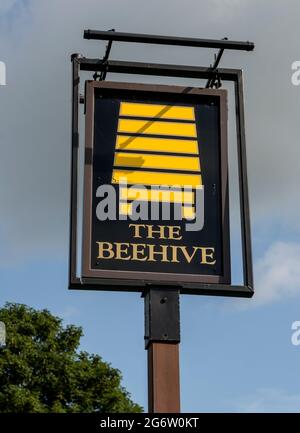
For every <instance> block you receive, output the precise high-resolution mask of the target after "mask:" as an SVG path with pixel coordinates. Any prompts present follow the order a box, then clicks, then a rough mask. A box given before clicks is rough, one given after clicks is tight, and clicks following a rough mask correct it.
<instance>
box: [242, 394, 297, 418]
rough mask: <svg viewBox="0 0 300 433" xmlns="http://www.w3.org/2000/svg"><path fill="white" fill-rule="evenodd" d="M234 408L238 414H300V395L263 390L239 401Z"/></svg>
mask: <svg viewBox="0 0 300 433" xmlns="http://www.w3.org/2000/svg"><path fill="white" fill-rule="evenodd" d="M234 406H235V409H234V410H235V411H237V412H250V413H253V412H267V413H268V412H300V394H288V393H287V392H286V391H283V390H280V389H276V388H261V389H258V390H257V392H256V393H254V394H253V395H250V396H247V397H245V398H241V399H239V402H238V403H236V404H235V405H234Z"/></svg>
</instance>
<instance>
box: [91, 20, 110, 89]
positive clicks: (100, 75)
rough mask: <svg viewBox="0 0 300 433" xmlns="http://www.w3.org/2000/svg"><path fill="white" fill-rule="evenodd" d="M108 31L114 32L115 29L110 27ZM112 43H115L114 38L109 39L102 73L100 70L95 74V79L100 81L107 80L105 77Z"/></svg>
mask: <svg viewBox="0 0 300 433" xmlns="http://www.w3.org/2000/svg"><path fill="white" fill-rule="evenodd" d="M108 31H109V32H114V31H115V29H110V30H108ZM112 43H113V41H112V39H111V40H109V41H108V44H107V45H106V50H105V54H104V57H103V59H102V64H103V65H104V66H105V68H104V70H103V71H101V72H100V74H98V72H95V73H94V75H93V78H94V80H97V79H99V81H105V78H106V75H107V70H108V59H109V55H110V51H111V46H112Z"/></svg>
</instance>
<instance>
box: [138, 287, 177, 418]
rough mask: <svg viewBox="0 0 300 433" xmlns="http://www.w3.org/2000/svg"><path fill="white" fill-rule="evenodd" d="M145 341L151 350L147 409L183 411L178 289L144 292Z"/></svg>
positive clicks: (164, 411)
mask: <svg viewBox="0 0 300 433" xmlns="http://www.w3.org/2000/svg"><path fill="white" fill-rule="evenodd" d="M144 297H145V342H146V350H147V351H148V410H149V412H150V413H178V412H180V386H179V343H180V321H179V290H178V288H172V287H169V288H160V287H157V288H154V287H152V288H151V289H149V290H148V291H147V292H146V293H145V294H144Z"/></svg>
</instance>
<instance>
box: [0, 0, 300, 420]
mask: <svg viewBox="0 0 300 433" xmlns="http://www.w3.org/2000/svg"><path fill="white" fill-rule="evenodd" d="M261 3H262V2H259V1H258V0H251V1H247V0H244V1H239V0H211V1H203V2H201V5H200V2H197V1H194V0H187V1H186V2H184V4H183V3H182V2H179V1H177V0H173V1H169V0H166V1H164V2H160V1H157V0H153V1H152V2H151V4H150V3H149V2H141V1H137V0H128V1H127V2H122V1H116V0H112V1H107V0H102V1H96V0H85V1H83V0H81V1H80V0H72V1H71V0H60V1H59V0H53V1H51V2H50V1H49V2H47V1H38V0H31V1H27V2H24V1H23V2H21V1H18V0H15V1H9V0H6V2H3V3H2V2H1V6H0V41H1V42H0V61H5V63H6V67H7V85H6V86H1V87H0V93H1V95H0V143H1V161H0V203H1V206H0V208H1V219H0V305H3V304H4V303H5V302H21V303H25V304H27V305H30V306H32V307H36V308H48V309H49V310H50V311H51V312H53V313H54V314H57V315H58V316H60V317H63V318H64V320H65V323H74V324H78V325H80V326H82V327H83V329H84V334H85V335H84V337H83V339H82V346H81V348H82V349H84V350H87V351H89V352H93V353H99V354H100V355H101V356H103V358H104V359H105V360H106V361H109V362H111V363H112V365H113V366H114V367H117V368H119V369H120V370H121V371H122V374H123V377H124V381H123V383H124V385H125V386H126V388H127V389H128V390H129V391H130V392H131V394H132V397H133V398H134V400H135V401H137V402H138V403H140V404H142V405H143V406H144V407H145V408H146V407H147V401H146V399H147V383H146V352H145V350H144V340H143V336H144V329H143V323H144V322H143V320H144V318H143V301H142V299H141V298H140V295H139V294H136V293H109V292H92V291H90V292H83V291H81V292H74V291H72V292H71V291H68V290H67V267H68V256H67V254H68V211H69V209H68V206H69V201H68V191H69V189H68V188H69V184H68V182H69V148H70V72H71V66H70V62H69V58H70V54H71V53H72V52H82V53H83V54H85V55H86V56H90V57H96V56H100V55H102V53H103V48H104V46H105V44H103V43H98V42H95V41H90V42H88V41H83V39H82V33H83V29H84V28H98V29H109V28H112V27H114V28H116V29H118V30H120V31H132V32H145V33H157V34H161V33H166V34H171V35H173V34H174V35H183V36H194V37H208V38H209V37H212V38H221V37H224V36H228V37H229V38H231V39H236V40H239V39H240V40H248V39H249V40H253V41H254V42H255V43H256V50H255V52H254V53H252V54H248V53H226V54H225V57H224V60H222V66H225V67H240V68H243V69H244V72H245V96H246V115H247V117H246V124H247V151H248V169H249V184H250V199H251V216H252V234H253V253H254V264H255V266H254V271H255V281H256V295H255V298H254V299H252V300H233V299H224V298H213V297H200V296H197V297H196V296H182V297H181V325H182V329H181V330H182V343H181V346H180V361H181V391H182V392H181V398H182V410H183V411H191V412H193V411H194V412H199V411H251V410H255V411H300V379H299V375H298V366H299V361H300V346H293V345H292V344H291V333H292V331H291V325H292V323H293V322H294V321H295V320H300V310H299V298H300V274H299V266H298V263H299V260H300V242H299V229H300V225H299V192H298V185H297V184H298V172H299V156H300V155H299V144H298V140H299V132H300V131H299V120H298V119H299V114H298V111H299V110H298V106H299V102H298V101H299V98H300V88H299V87H294V86H292V84H291V79H290V77H291V63H292V62H293V61H295V60H299V55H300V53H299V50H298V41H299V29H298V22H297V16H299V13H300V5H299V4H298V2H297V1H296V0H287V1H286V2H285V8H284V10H282V7H281V6H282V3H281V2H280V1H277V0H266V1H264V2H263V5H262V4H261ZM182 17H184V18H185V19H184V20H183V19H182ZM266 27H267V28H268V32H266ZM278 29H280V31H278ZM212 56H213V52H211V51H208V52H206V51H204V52H200V50H195V49H184V48H182V49H180V48H174V47H171V48H170V47H169V48H164V47H152V46H149V47H147V48H143V47H142V46H136V47H135V48H132V47H129V46H128V45H121V44H119V45H118V46H115V47H113V50H112V57H114V58H122V59H127V60H149V61H153V62H155V61H157V62H160V61H161V62H163V63H168V62H169V63H176V62H177V63H181V62H182V63H185V64H201V65H207V64H209V63H211V61H212ZM110 78H113V79H115V80H117V79H121V77H118V76H115V77H108V79H110ZM122 79H123V80H124V79H126V80H130V81H137V80H139V81H140V82H141V81H145V82H150V79H149V78H147V79H144V78H143V77H139V78H137V77H135V78H134V77H122ZM151 80H152V82H154V81H155V80H154V78H153V79H151ZM159 81H160V80H159V79H156V81H155V82H159ZM161 82H164V83H166V82H167V83H176V84H177V83H178V84H181V83H187V82H188V83H189V84H191V85H197V84H198V83H197V81H196V80H192V81H184V80H170V79H167V78H164V79H162V80H161ZM198 85H199V84H198ZM41 96H42V98H41ZM229 108H230V109H231V112H230V113H229V116H232V102H231V105H230V106H229ZM229 127H230V131H229V132H230V134H229V138H230V146H231V154H232V158H231V167H234V152H233V149H234V125H233V123H232V122H231V123H230V125H229ZM231 191H232V197H231V204H232V216H233V221H234V222H233V224H232V238H233V240H234V242H233V248H232V255H233V263H234V269H233V274H234V278H235V280H239V278H240V269H238V267H239V263H240V260H239V254H240V251H239V248H238V244H239V243H238V232H237V229H236V226H237V218H236V197H235V194H236V178H235V176H234V173H233V174H232V176H231Z"/></svg>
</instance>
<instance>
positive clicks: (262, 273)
mask: <svg viewBox="0 0 300 433" xmlns="http://www.w3.org/2000/svg"><path fill="white" fill-rule="evenodd" d="M299 263H300V244H298V243H292V242H276V243H274V244H272V245H271V246H270V248H269V249H268V250H267V251H266V253H265V254H264V256H263V257H262V259H261V260H260V261H259V262H258V263H257V265H256V267H255V271H256V284H255V285H256V295H255V303H256V304H266V303H269V302H273V301H279V300H281V299H283V300H284V299H285V298H291V297H294V296H298V295H300V266H299Z"/></svg>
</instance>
